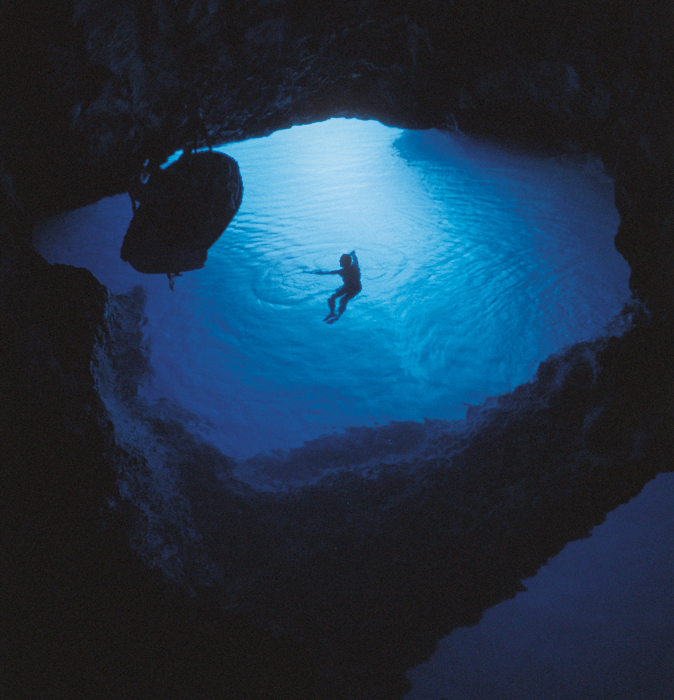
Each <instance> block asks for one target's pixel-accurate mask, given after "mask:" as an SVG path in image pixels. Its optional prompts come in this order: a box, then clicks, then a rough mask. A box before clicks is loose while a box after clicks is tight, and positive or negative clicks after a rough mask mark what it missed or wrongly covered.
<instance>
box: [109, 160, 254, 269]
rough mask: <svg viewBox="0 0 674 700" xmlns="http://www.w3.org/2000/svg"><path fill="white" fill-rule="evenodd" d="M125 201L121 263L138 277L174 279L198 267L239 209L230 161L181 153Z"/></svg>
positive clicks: (235, 170)
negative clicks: (128, 214) (129, 209)
mask: <svg viewBox="0 0 674 700" xmlns="http://www.w3.org/2000/svg"><path fill="white" fill-rule="evenodd" d="M130 196H131V199H132V202H134V210H135V211H134V216H133V219H132V220H131V223H130V224H129V228H128V230H127V232H126V236H125V237H124V242H123V243H122V250H121V258H122V260H124V261H125V262H128V263H130V264H131V266H132V267H133V268H134V269H135V270H137V271H138V272H144V273H147V274H162V273H163V274H168V275H169V276H171V275H173V276H174V275H176V274H178V273H180V272H188V271H190V270H198V269H200V268H202V267H203V266H204V264H205V262H206V257H207V255H208V249H209V248H210V247H211V246H212V245H213V244H214V243H215V241H217V240H218V238H219V237H220V236H221V235H222V233H223V231H224V230H225V229H226V228H227V226H228V225H229V223H230V221H231V220H232V219H233V218H234V215H235V214H236V212H237V211H238V209H239V206H240V205H241V199H242V197H243V182H242V181H241V173H240V171H239V166H238V164H237V162H236V161H235V160H234V159H233V158H230V156H228V155H225V154H224V153H218V152H217V151H206V152H201V153H192V154H183V155H182V156H181V157H180V158H179V159H178V160H177V161H176V162H175V163H173V164H171V165H170V166H168V167H167V168H166V169H164V170H157V171H155V172H154V173H153V174H152V176H151V177H150V179H149V180H148V181H147V183H146V184H144V185H143V184H140V183H138V187H135V188H134V189H133V190H132V191H131V192H130ZM136 201H138V202H139V205H138V207H137V208H136V207H135V202H136Z"/></svg>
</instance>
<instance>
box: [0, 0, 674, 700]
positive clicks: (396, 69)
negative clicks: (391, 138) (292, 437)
mask: <svg viewBox="0 0 674 700" xmlns="http://www.w3.org/2000/svg"><path fill="white" fill-rule="evenodd" d="M673 34H674V11H672V9H671V8H670V7H669V6H668V5H667V4H666V3H661V2H656V0H646V1H645V2H644V1H643V0H632V1H631V2H623V3H607V2H604V1H603V0H582V1H581V0H545V1H543V0H525V1H521V0H518V1H515V0H512V1H510V2H502V1H501V2H496V1H495V0H494V1H489V0H457V1H456V2H452V3H450V2H440V0H436V1H431V0H422V1H420V2H411V1H410V0H407V1H403V0H396V1H394V2H387V3H374V2H369V1H368V0H343V1H340V2H334V1H333V0H331V1H329V2H328V1H327V0H326V1H325V2H321V1H316V0H314V1H312V2H309V0H258V1H249V2H246V1H244V0H240V1H232V2H228V3H225V2H224V1H222V0H195V1H192V0H155V2H152V3H149V2H143V1H142V0H74V2H72V3H69V2H62V1H61V0H58V1H57V0H53V1H52V0H32V1H31V0H27V1H26V0H24V1H22V2H19V1H18V0H16V1H13V0H10V1H9V2H6V3H3V5H2V7H1V8H0V66H1V67H2V70H1V71H0V95H2V109H1V111H0V246H1V249H2V257H1V258H0V270H2V281H1V284H0V314H1V315H0V322H1V324H2V326H1V330H2V335H1V336H0V363H1V370H2V372H1V373H0V410H1V411H2V423H1V425H2V444H1V445H0V455H2V474H1V482H0V486H1V487H2V488H1V489H0V491H1V492H2V493H3V494H4V495H5V500H4V501H3V508H2V515H1V516H0V518H1V519H0V525H1V526H2V530H1V532H2V551H3V567H2V576H3V582H2V598H1V599H0V604H1V605H2V610H1V611H0V612H1V614H0V620H1V621H2V622H1V624H2V637H3V643H5V644H6V645H7V647H8V648H9V653H3V654H2V664H3V665H4V668H2V669H0V675H1V676H2V678H3V683H5V687H4V688H3V690H6V692H7V696H8V697H17V698H19V697H25V698H34V697H54V698H64V699H68V700H69V699H71V698H75V697H97V698H108V697H109V698H120V697H132V698H156V697H162V698H218V697H232V698H241V697H253V698H283V697H289V698H290V697H292V698H299V697H301V698H312V697H315V698H321V699H325V698H336V699H339V700H341V699H342V698H382V699H383V698H386V699H390V698H395V697H400V696H401V695H402V693H403V692H404V689H405V683H406V681H405V678H404V671H405V669H406V668H408V667H409V666H410V665H412V664H415V663H418V662H420V661H421V660H423V659H424V658H427V657H428V655H429V654H430V653H431V652H432V649H433V646H434V644H435V643H436V641H437V639H438V638H439V637H440V636H441V635H442V634H445V633H446V632H447V631H449V629H451V627H452V626H453V625H456V624H468V623H471V622H474V621H476V620H477V619H478V618H479V615H480V614H481V611H482V610H484V609H485V608H486V607H488V606H489V605H491V604H493V603H495V602H497V601H499V600H502V599H504V598H505V597H507V596H508V595H512V594H513V593H514V592H515V591H516V590H517V587H518V585H519V583H518V581H519V579H520V578H521V577H523V576H527V575H530V574H531V573H532V572H533V571H535V570H536V568H537V567H538V566H540V565H541V564H542V563H543V562H544V561H545V560H546V559H547V557H549V556H552V555H553V554H554V553H556V552H557V551H559V549H560V548H561V547H562V546H563V544H564V543H565V542H566V541H568V540H569V539H572V538H575V537H579V536H582V535H583V534H584V533H585V532H587V530H588V528H590V527H592V526H593V525H594V524H596V523H598V522H600V521H601V520H602V518H603V517H604V514H605V513H606V512H607V511H608V510H610V509H611V508H613V507H615V506H616V505H617V504H618V503H620V502H623V501H625V500H627V499H628V498H630V497H631V496H632V495H634V494H635V493H637V492H638V490H639V489H640V488H641V486H642V485H643V484H644V483H645V482H646V481H647V480H648V479H649V478H651V477H652V476H653V474H655V473H657V472H658V471H664V470H669V469H671V468H672V467H671V451H672V429H671V426H672V396H674V387H673V385H672V384H673V379H674V378H673V377H672V373H671V363H670V362H669V361H668V358H670V357H671V356H672V350H673V348H672V347H671V339H672V338H673V337H674V333H672V321H671V312H672V308H671V307H672V300H673V299H674V274H672V270H673V262H674V239H673V237H672V233H673V232H672V226H673V225H674V217H673V213H674V212H673V211H672V205H673V202H674V198H673V194H674V187H673V186H674V144H673V138H674V137H673V136H672V134H674V129H673V128H672V127H673V126H674V125H673V123H672V121H673V119H672V110H671V106H670V96H671V94H672V93H674V89H673V88H674V85H672V82H673V81H674V77H673V75H672V71H671V66H672V65H673V60H672V59H673V58H674V56H673V55H672V53H673V51H674V48H673V46H674V43H673V42H672V35H673ZM329 116H359V117H363V118H377V119H380V120H382V121H384V122H386V123H390V124H396V125H399V126H407V127H413V128H425V127H431V126H435V127H440V128H456V127H458V128H461V129H463V130H466V131H474V132H479V133H490V134H495V135H497V136H499V137H500V138H503V139H514V140H518V141H524V142H526V143H527V144H528V145H529V146H530V147H532V148H538V149H544V150H546V151H550V150H553V151H556V152H565V153H582V152H586V151H590V152H593V153H595V154H598V155H599V156H601V158H602V159H603V161H604V164H605V166H606V168H607V170H608V172H609V173H610V174H612V175H613V177H614V178H615V183H616V206H617V208H618V211H619V213H620V216H621V224H620V229H619V231H618V232H617V237H616V245H617V247H618V249H619V251H620V252H621V253H622V254H623V255H624V256H625V257H626V258H627V260H628V261H629V263H630V265H631V268H632V277H631V285H632V288H633V289H634V290H635V291H636V292H637V293H638V295H639V296H641V297H642V298H643V299H645V300H646V301H647V302H648V306H649V307H650V310H651V312H653V316H651V317H649V316H648V315H646V316H644V317H639V318H638V323H637V325H636V326H635V328H633V329H632V330H631V331H630V332H628V333H627V334H626V335H625V336H624V337H623V338H621V339H619V340H612V341H610V342H609V343H608V344H607V345H605V346H601V347H599V346H597V347H592V348H588V347H578V348H576V349H573V350H572V351H571V352H570V353H569V354H568V356H565V357H564V358H558V359H555V360H551V361H550V363H548V364H546V365H544V366H543V367H542V369H541V372H540V374H539V377H538V379H537V382H535V383H534V384H533V385H532V386H530V387H528V388H521V389H518V390H516V391H515V392H513V394H511V395H509V396H506V397H502V398H500V399H499V400H497V401H495V402H492V403H491V404H488V405H486V406H484V407H482V408H480V409H476V413H475V414H474V415H473V416H472V418H471V419H470V420H469V421H467V423H466V424H465V425H464V427H463V428H462V429H461V430H459V431H458V432H457V433H456V435H454V433H452V432H451V431H450V432H447V433H442V434H439V435H436V436H435V437H433V433H432V430H430V429H429V430H430V432H427V433H425V434H424V436H423V437H420V435H419V434H418V430H417V429H413V430H411V431H410V430H402V431H399V430H396V429H395V427H390V428H389V429H390V430H392V431H393V434H394V435H395V436H396V438H399V439H400V444H401V445H402V446H401V447H400V450H402V453H403V456H402V458H400V459H398V460H397V461H396V462H395V464H396V465H397V467H396V468H393V469H392V468H390V466H388V467H387V466H386V465H388V464H389V462H388V461H387V459H386V455H385V454H384V453H382V452H381V450H380V448H379V447H378V445H379V444H380V441H382V440H388V439H390V438H389V437H386V435H384V433H382V432H376V433H375V434H370V433H368V432H367V431H362V432H360V433H359V432H358V431H357V432H356V433H354V434H353V435H351V436H349V435H347V438H346V440H345V441H344V442H343V443H341V444H340V445H337V446H336V445H316V444H314V445H310V446H307V448H306V449H305V450H304V451H303V452H300V453H296V454H293V455H290V456H288V457H287V458H284V459H285V461H284V460H282V463H281V464H280V465H279V464H277V465H276V467H275V468H277V469H279V470H286V471H290V472H293V473H298V472H301V471H302V470H304V472H311V469H312V468H313V467H312V464H315V463H316V461H319V462H324V461H326V460H327V455H330V459H335V455H339V454H344V455H346V457H345V458H344V462H343V463H342V464H341V466H346V467H358V468H360V467H362V464H363V460H365V459H367V461H369V463H370V466H371V467H372V469H373V470H374V473H377V474H379V477H378V478H377V479H374V478H366V477H364V476H362V475H361V476H359V475H358V472H356V471H352V472H341V473H338V474H337V475H335V476H333V477H331V479H330V480H328V481H326V482H322V483H320V484H317V485H316V486H315V487H312V489H310V490H300V491H299V492H298V493H296V494H290V495H287V496H282V497H280V496H279V497H274V496H264V497H263V496H261V495H259V494H255V493H251V492H249V491H247V490H245V489H241V488H239V487H237V486H236V485H235V483H234V480H233V479H232V477H231V465H230V464H229V463H228V460H227V459H226V458H225V457H223V456H222V455H218V454H215V453H214V452H213V450H212V449H210V448H209V447H208V446H205V445H203V444H202V443H199V442H198V441H197V440H196V439H195V438H194V437H193V436H191V435H190V434H189V433H188V432H187V431H186V430H185V429H184V428H182V427H181V426H180V425H179V424H178V423H175V422H171V420H170V419H169V418H167V417H166V416H161V415H155V416H152V415H144V414H141V413H138V414H137V415H136V418H137V420H138V421H143V422H144V424H146V425H147V426H148V428H147V430H148V435H149V436H150V438H151V440H153V441H154V443H153V444H155V445H156V446H158V448H161V449H162V450H163V451H164V453H165V454H166V455H168V456H169V457H170V459H171V460H172V461H173V466H174V467H175V469H176V470H177V473H178V474H179V475H180V477H181V478H180V483H181V484H182V486H181V488H182V489H183V496H184V498H185V499H186V501H188V502H189V503H191V504H192V508H193V520H192V524H194V525H195V527H197V529H198V530H199V532H200V533H201V537H202V540H201V542H202V543H201V544H200V545H199V546H200V547H201V550H202V554H203V555H204V556H207V557H209V558H210V560H211V562H213V563H214V565H215V566H216V568H217V567H219V569H220V571H225V572H226V575H225V574H223V575H222V577H221V579H220V580H219V581H217V584H218V586H220V588H218V586H215V589H217V590H218V591H222V590H223V589H224V590H225V597H226V596H230V597H231V601H230V604H231V605H232V607H231V609H229V610H228V611H226V612H223V610H222V608H221V606H220V603H222V602H223V597H222V595H221V593H214V590H215V589H214V588H213V587H210V588H208V590H201V589H199V580H198V576H197V577H196V579H194V581H191V583H193V588H194V590H195V591H198V595H197V597H196V600H188V599H187V597H186V594H185V593H184V591H183V589H182V588H181V587H180V586H173V587H172V586H170V585H169V584H167V583H166V582H165V581H164V580H163V579H162V577H161V576H160V575H159V574H158V573H157V571H156V570H153V569H151V568H150V567H149V566H148V565H147V563H146V561H144V560H143V559H142V558H141V557H140V556H139V555H138V554H137V549H134V548H132V547H131V546H130V544H129V538H130V536H131V533H134V532H138V522H139V520H142V517H141V515H140V514H139V512H138V511H137V510H134V509H133V508H132V507H131V506H130V505H129V503H128V502H127V501H124V500H123V499H121V498H120V494H119V491H118V488H119V487H118V484H119V478H120V473H119V465H120V464H123V465H125V468H126V469H127V470H132V471H133V470H134V469H135V470H137V472H138V474H139V475H140V474H142V472H143V469H144V466H145V465H144V464H143V460H142V458H140V457H138V456H135V455H133V454H129V453H126V452H125V450H124V448H123V446H121V445H120V443H119V441H118V440H116V439H115V434H114V428H113V426H112V424H111V423H110V421H109V419H108V414H107V412H106V410H105V406H104V405H103V403H102V401H101V399H100V396H99V394H98V393H97V391H96V388H95V385H94V381H93V378H92V374H91V371H90V363H91V361H92V358H93V355H94V350H95V348H96V347H97V340H100V339H101V338H105V337H106V334H108V333H109V332H110V328H111V322H110V320H109V318H108V320H107V321H106V308H107V309H108V313H109V309H110V308H111V307H110V304H111V302H110V301H109V300H108V298H107V294H106V291H105V289H104V288H102V287H101V285H100V284H98V283H97V282H96V280H95V279H94V278H93V277H92V276H91V275H90V274H89V273H87V272H86V271H83V270H75V269H72V268H68V267H64V266H58V265H56V266H50V265H48V264H47V263H46V262H45V261H44V260H42V259H41V258H40V257H39V256H38V255H37V254H36V253H35V252H34V251H33V250H32V249H31V246H30V233H31V222H32V221H33V220H34V219H35V217H37V216H39V215H44V214H49V213H53V212H57V211H61V210H64V209H67V208H71V207H74V206H79V205H82V204H85V203H88V202H92V201H95V200H96V199H98V198H99V197H101V196H104V195H107V194H112V193H117V192H123V191H126V190H127V189H128V188H129V184H130V182H132V181H133V179H134V178H136V177H137V176H138V174H139V172H140V169H141V167H142V164H143V163H144V162H145V161H146V160H147V159H152V160H153V161H155V162H156V161H161V160H162V159H163V158H165V157H166V155H168V154H169V153H171V152H173V151H174V150H176V149H177V148H179V147H181V146H182V145H184V144H185V143H187V142H189V141H192V140H193V139H194V138H195V134H196V135H197V137H198V136H199V135H201V136H204V135H206V134H207V135H208V138H209V139H210V141H211V142H212V143H214V144H216V143H223V142H227V141H231V140H237V139H243V138H247V137H251V136H256V135H261V134H265V133H269V132H270V131H273V130H274V129H279V128H283V127H287V126H290V125H293V124H298V123H303V122H310V121H314V120H317V119H323V118H327V117H329ZM120 303H121V302H120ZM125 303H126V306H124V304H121V306H119V304H118V307H117V308H123V309H124V308H126V309H127V311H124V312H123V313H126V314H127V316H128V317H129V318H130V317H131V316H132V315H133V312H132V308H133V304H132V303H131V302H130V301H129V300H127V302H125ZM106 305H107V306H106ZM637 316H638V314H637ZM137 339H138V338H136V340H137ZM131 345H133V344H131ZM125 352H126V353H127V354H124V355H119V356H118V357H117V362H118V365H119V367H122V366H126V369H127V375H125V376H122V374H123V373H120V383H124V386H123V387H120V389H119V391H120V392H121V393H120V396H121V397H122V399H123V400H124V401H126V402H128V403H129V405H132V404H133V401H134V397H135V390H134V388H133V387H134V382H135V381H137V379H138V377H137V376H136V375H134V373H133V371H131V369H129V367H131V365H130V364H129V358H130V357H131V356H134V357H141V358H142V352H141V351H140V349H139V348H137V347H136V348H135V349H134V348H133V347H131V346H130V349H128V352H127V351H126V350H125ZM129 353H131V354H129ZM113 359H114V358H113ZM125 363H126V364H125ZM471 421H474V422H471ZM354 435H357V439H358V440H359V441H361V442H360V443H359V444H360V445H361V447H362V445H363V444H364V443H367V444H368V447H367V449H365V448H361V449H358V450H355V449H353V445H352V444H350V443H349V440H351V439H352V438H354ZM457 436H458V437H457ZM150 438H148V439H150ZM433 440H434V442H433ZM368 441H369V442H368ZM429 441H431V442H432V444H431V442H429ZM340 450H341V453H340ZM405 455H407V456H405ZM365 456H366V457H365ZM169 457H167V459H168V458H169ZM359 460H360V461H359ZM204 465H208V466H209V468H208V469H204V468H203V467H204ZM270 468H271V467H270ZM218 470H219V473H221V474H223V475H225V477H224V480H222V479H216V478H215V477H214V476H213V474H216V472H218ZM293 470H294V471H293ZM139 478H140V477H139ZM223 484H224V485H223ZM450 494H451V498H450ZM146 516H147V513H146V514H145V516H144V517H146ZM167 536H168V535H167ZM181 536H182V535H181V534H180V533H178V535H175V534H174V537H176V538H177V540H180V537H181ZM180 545H181V543H180V541H178V542H177V544H176V547H177V549H176V550H175V551H177V552H178V553H179V554H178V555H175V556H176V557H178V558H180V556H181V554H180V553H181V550H180ZM185 553H186V556H187V554H188V553H187V550H186V549H185ZM190 556H191V555H190ZM186 561H187V559H186ZM194 561H196V558H195V559H194ZM188 563H189V562H188ZM185 567H187V564H186V563H185V562H183V568H185ZM188 573H189V572H188ZM186 578H187V579H189V576H188V575H187V574H186ZM216 578H217V577H216ZM195 581H196V583H195Z"/></svg>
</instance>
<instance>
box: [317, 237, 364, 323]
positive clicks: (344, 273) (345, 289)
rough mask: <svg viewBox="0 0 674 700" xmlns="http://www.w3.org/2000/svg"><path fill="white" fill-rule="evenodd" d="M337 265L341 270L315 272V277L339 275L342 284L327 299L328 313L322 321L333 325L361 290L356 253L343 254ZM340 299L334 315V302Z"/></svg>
mask: <svg viewBox="0 0 674 700" xmlns="http://www.w3.org/2000/svg"><path fill="white" fill-rule="evenodd" d="M339 264H340V265H341V266H342V269H341V270H331V271H330V272H324V271H323V270H317V271H316V274H317V275H340V276H341V278H342V280H343V282H344V284H342V286H341V287H340V288H339V289H338V290H337V291H336V292H335V293H334V294H333V295H332V296H331V297H330V298H329V299H328V307H329V309H330V313H329V314H328V315H327V316H326V317H325V318H324V319H323V320H324V321H325V322H326V323H334V322H335V321H337V320H338V319H339V317H340V316H341V315H342V314H343V313H344V311H346V305H347V303H348V302H349V299H353V298H354V297H355V296H356V294H358V292H360V290H361V289H362V288H363V287H362V286H361V284H360V267H358V258H357V257H356V251H355V250H352V251H351V252H350V253H345V254H344V255H342V257H341V258H340V259H339ZM339 297H342V298H341V300H340V302H339V307H338V309H337V313H335V301H336V300H337V299H338V298H339Z"/></svg>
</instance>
